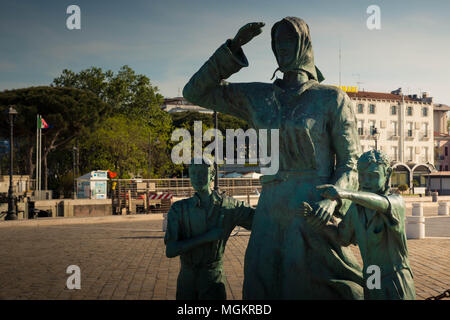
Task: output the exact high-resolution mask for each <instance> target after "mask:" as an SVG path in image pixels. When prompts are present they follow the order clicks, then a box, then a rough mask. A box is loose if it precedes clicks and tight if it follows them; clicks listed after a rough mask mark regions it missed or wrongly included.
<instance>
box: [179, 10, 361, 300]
mask: <svg viewBox="0 0 450 320" xmlns="http://www.w3.org/2000/svg"><path fill="white" fill-rule="evenodd" d="M263 26H264V23H250V24H247V25H245V26H244V27H242V28H241V29H240V30H239V31H238V33H237V35H236V36H235V38H234V39H233V40H228V41H227V42H226V43H225V44H223V45H222V46H221V47H220V48H219V49H218V50H217V51H216V52H215V53H214V54H213V55H212V56H211V57H210V59H209V60H208V61H207V62H206V63H205V64H204V65H203V66H202V67H201V68H200V70H199V71H198V72H197V73H195V74H194V76H193V77H192V78H191V79H190V80H189V82H188V84H187V85H186V86H185V88H184V90H183V95H184V97H185V98H186V99H187V100H189V101H190V102H192V103H194V104H197V105H200V106H202V107H205V108H209V109H213V110H217V111H219V112H223V113H227V114H231V115H233V116H237V117H240V118H242V119H245V120H247V121H248V122H249V124H250V125H251V126H252V127H254V128H256V129H279V130H280V131H279V133H280V141H279V148H280V149H279V150H280V151H279V161H280V170H279V171H278V173H277V174H275V175H271V176H268V175H266V176H263V177H262V179H261V182H262V184H263V187H262V192H261V195H260V198H259V202H258V206H257V209H256V214H255V219H254V222H253V226H252V234H251V236H250V240H249V244H248V248H247V251H246V255H245V266H244V288H243V298H244V299H362V298H363V288H362V285H363V277H362V272H361V268H360V266H359V265H358V263H357V261H356V259H355V258H354V256H353V255H352V253H351V251H350V249H349V248H346V247H342V246H341V245H340V244H339V243H338V242H336V240H335V239H334V238H332V237H329V236H328V234H327V233H326V232H323V231H322V230H321V229H317V230H316V229H314V228H313V227H311V225H310V224H309V223H307V221H306V219H305V218H303V217H301V216H299V215H298V212H299V209H300V205H301V203H302V202H303V201H306V202H309V203H312V204H313V206H314V209H315V211H314V213H315V214H316V215H317V216H318V218H319V219H320V220H321V221H322V223H325V222H327V221H329V220H330V219H332V217H333V214H334V215H337V216H343V215H345V213H346V211H347V209H348V206H349V203H347V202H346V201H345V200H344V201H343V204H342V205H341V206H337V202H336V201H333V200H329V199H325V200H324V199H322V198H321V197H320V192H319V191H317V190H316V188H315V187H316V186H318V185H321V184H324V183H331V184H334V185H337V186H340V187H343V188H346V189H354V190H356V189H357V172H356V162H357V159H358V155H359V153H360V144H359V138H358V135H357V132H356V118H355V114H354V111H353V108H352V105H351V100H350V98H349V97H348V96H347V95H346V94H345V92H343V91H342V90H340V89H338V88H335V87H333V86H327V85H321V84H320V83H319V82H320V81H322V80H323V77H322V75H321V73H320V72H319V71H318V69H317V68H316V67H315V64H314V56H313V51H312V45H311V39H310V34H309V28H308V26H307V24H306V23H305V22H304V21H303V20H301V19H299V18H294V17H288V18H285V19H283V20H281V21H280V22H278V23H277V24H275V25H274V27H273V28H272V48H273V51H274V53H275V56H276V58H277V62H278V64H279V70H281V71H282V72H283V73H284V77H283V79H277V80H275V82H274V83H228V82H226V81H224V79H226V78H228V77H230V76H231V75H232V74H234V73H236V72H238V71H239V70H240V69H241V68H242V67H246V66H248V62H247V58H246V56H245V55H244V53H243V51H242V49H241V46H242V45H244V44H246V43H247V42H249V41H250V40H251V39H252V38H253V37H255V36H257V35H258V34H259V33H261V32H262V29H261V28H262V27H263Z"/></svg>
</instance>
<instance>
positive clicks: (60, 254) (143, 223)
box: [0, 216, 450, 299]
mask: <svg viewBox="0 0 450 320" xmlns="http://www.w3.org/2000/svg"><path fill="white" fill-rule="evenodd" d="M142 218H143V219H134V220H133V219H127V217H110V218H109V220H108V219H105V220H104V221H100V220H96V219H92V218H91V220H90V221H88V220H87V219H84V220H79V221H80V222H81V221H82V222H83V223H82V224H74V223H73V220H71V221H72V222H67V221H68V220H65V221H64V222H59V223H60V224H55V223H53V222H49V221H43V222H42V223H39V224H36V223H35V222H33V223H35V224H34V225H32V226H31V224H30V223H29V224H28V226H26V227H25V226H24V225H26V223H27V222H26V221H25V222H19V223H10V224H9V225H8V226H6V225H5V223H9V222H2V223H0V241H1V242H2V244H3V246H2V250H0V299H174V298H175V292H176V279H177V275H178V271H179V259H178V258H174V259H168V258H166V256H165V246H164V242H163V235H164V234H163V232H162V230H161V226H162V218H161V216H157V217H146V218H144V217H142ZM88 219H89V218H88ZM428 220H433V224H430V227H427V235H428V233H432V234H439V233H442V230H443V231H444V232H449V230H450V218H448V217H431V218H427V221H428ZM112 221H114V222H112ZM439 230H441V231H439ZM448 236H450V235H447V237H448ZM248 239H249V232H247V231H245V232H241V233H239V234H238V235H237V236H234V237H231V238H230V240H229V241H228V245H227V248H226V252H225V261H224V267H225V272H226V274H227V277H228V282H227V295H228V299H241V298H242V292H241V291H242V282H243V277H244V275H243V262H244V253H245V249H246V247H247V242H248ZM408 247H409V251H410V262H411V266H412V269H413V272H414V274H415V283H416V291H417V298H418V299H424V298H426V297H429V296H432V295H437V294H439V293H442V292H443V291H445V290H446V289H450V269H449V268H448V265H449V263H450V250H449V248H450V237H448V238H443V237H442V238H427V239H424V240H408ZM353 251H354V253H355V254H356V255H357V257H358V259H359V260H360V261H361V259H360V256H359V252H358V248H357V247H353ZM69 265H77V266H79V267H80V268H81V289H80V290H68V289H67V288H66V280H67V277H68V276H69V275H68V274H66V268H67V267H68V266H69Z"/></svg>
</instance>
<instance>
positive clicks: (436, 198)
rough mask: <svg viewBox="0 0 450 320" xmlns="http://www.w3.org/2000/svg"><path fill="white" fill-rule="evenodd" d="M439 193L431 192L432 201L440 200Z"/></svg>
mask: <svg viewBox="0 0 450 320" xmlns="http://www.w3.org/2000/svg"><path fill="white" fill-rule="evenodd" d="M438 195H439V194H438V193H437V192H436V191H435V192H432V193H431V201H433V202H438Z"/></svg>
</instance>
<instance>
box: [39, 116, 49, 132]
mask: <svg viewBox="0 0 450 320" xmlns="http://www.w3.org/2000/svg"><path fill="white" fill-rule="evenodd" d="M48 127H49V126H48V124H47V122H46V121H45V120H44V118H42V117H39V120H38V128H39V129H47V128H48Z"/></svg>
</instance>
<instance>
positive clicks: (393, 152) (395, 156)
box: [391, 146, 397, 161]
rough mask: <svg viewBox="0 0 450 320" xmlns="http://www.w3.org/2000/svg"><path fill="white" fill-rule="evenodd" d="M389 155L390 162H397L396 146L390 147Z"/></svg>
mask: <svg viewBox="0 0 450 320" xmlns="http://www.w3.org/2000/svg"><path fill="white" fill-rule="evenodd" d="M391 153H392V156H391V157H392V159H391V160H394V161H397V147H396V146H393V147H391Z"/></svg>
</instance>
